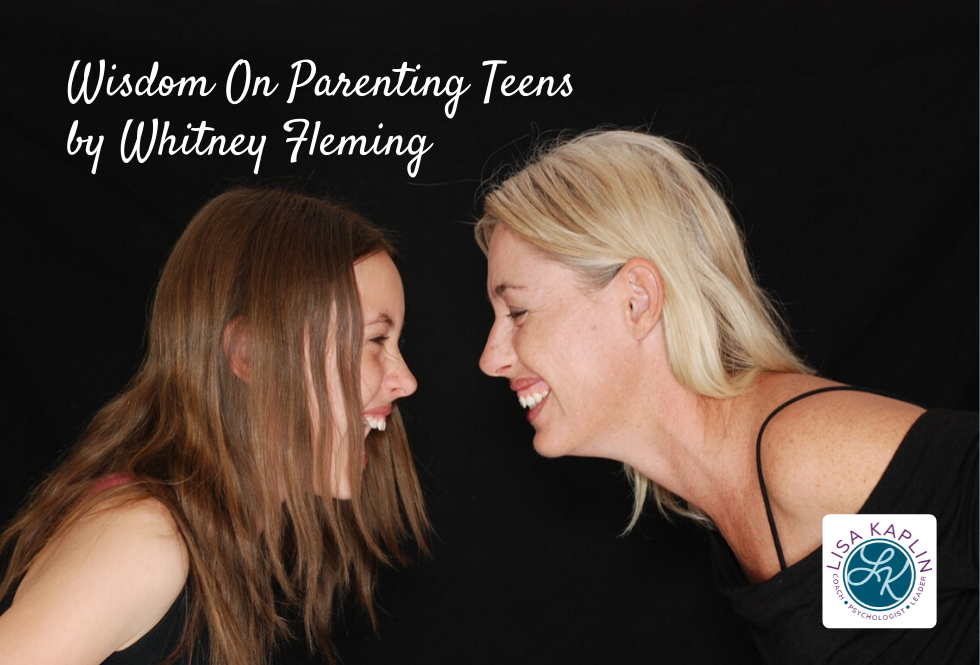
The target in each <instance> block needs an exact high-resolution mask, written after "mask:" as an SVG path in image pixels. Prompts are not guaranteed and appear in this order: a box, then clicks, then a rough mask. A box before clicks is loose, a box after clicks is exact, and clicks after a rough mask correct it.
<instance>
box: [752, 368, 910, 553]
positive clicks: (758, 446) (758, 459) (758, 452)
mask: <svg viewBox="0 0 980 665" xmlns="http://www.w3.org/2000/svg"><path fill="white" fill-rule="evenodd" d="M838 390H853V391H855V392H862V393H872V394H874V395H881V396H882V397H890V398H892V399H901V398H899V397H895V396H894V395H890V394H888V393H885V392H881V391H878V390H870V389H868V388H859V387H857V386H825V387H823V388H817V389H815V390H808V391H807V392H805V393H802V394H800V395H797V396H796V397H794V398H792V399H790V400H787V401H785V402H783V403H782V404H780V405H779V406H777V407H776V408H775V409H774V410H773V412H772V413H770V414H769V415H768V416H766V419H765V420H764V421H763V423H762V427H760V428H759V437H758V438H757V439H756V442H755V463H756V468H757V469H758V472H759V488H760V489H761V490H762V502H763V503H764V504H766V517H767V518H768V519H769V531H770V532H771V533H772V542H773V545H775V546H776V556H777V557H778V558H779V570H781V571H782V570H786V557H784V556H783V546H782V544H781V543H780V542H779V532H778V531H776V520H775V519H774V518H773V515H772V506H771V505H769V493H768V492H767V491H766V481H765V478H763V476H762V434H763V433H764V432H765V431H766V426H767V425H768V424H769V421H770V420H772V419H773V418H775V417H776V415H777V414H778V413H779V412H780V411H782V410H783V409H785V408H786V407H787V406H790V405H791V404H795V403H796V402H799V401H800V400H801V399H805V398H807V397H810V396H811V395H819V394H820V393H829V392H834V391H838ZM903 401H904V400H903Z"/></svg>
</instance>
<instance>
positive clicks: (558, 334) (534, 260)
mask: <svg viewBox="0 0 980 665" xmlns="http://www.w3.org/2000/svg"><path fill="white" fill-rule="evenodd" d="M487 258H488V263H487V291H488V293H489V296H490V303H491V304H492V305H493V310H494V324H493V327H492V328H491V330H490V335H489V337H488V339H487V345H486V348H485V349H484V350H483V355H482V356H481V358H480V368H481V369H482V370H483V371H484V372H485V373H486V374H488V375H490V376H499V377H503V378H507V379H509V380H510V387H511V390H513V391H514V392H515V393H516V397H517V399H518V400H519V401H520V403H521V406H523V407H524V408H525V409H527V419H528V421H529V422H530V423H531V424H532V425H533V426H534V429H535V436H534V447H535V449H536V450H537V451H538V452H539V453H541V454H542V455H544V456H546V457H558V456H561V455H583V456H600V457H601V456H603V455H602V448H601V442H602V440H603V438H604V437H605V436H606V435H607V434H609V433H611V432H614V431H616V430H618V429H620V428H622V427H624V420H628V418H629V414H628V413H627V412H625V409H626V408H628V404H629V395H628V390H627V386H626V385H624V382H623V381H622V377H623V375H624V374H627V373H628V372H627V371H626V369H627V368H626V367H624V364H625V363H627V362H628V361H627V359H628V357H629V354H628V346H627V345H628V344H630V343H631V342H634V341H635V340H633V338H632V337H630V336H629V335H628V334H626V330H625V326H623V325H619V321H620V319H621V318H622V317H624V316H628V312H624V311H623V309H622V307H623V306H622V304H621V302H622V299H621V298H619V297H618V288H619V285H618V280H615V279H614V280H613V282H612V283H610V284H609V285H608V286H606V287H604V288H602V289H600V290H598V291H596V292H587V291H586V290H585V289H584V288H583V287H582V285H581V280H580V278H579V275H578V274H577V273H576V272H575V271H574V270H573V269H571V268H569V267H568V266H566V265H565V264H563V263H560V262H558V261H555V260H552V259H550V258H548V257H547V256H545V255H544V254H543V253H542V252H540V251H539V250H537V249H536V248H534V247H533V246H531V245H530V244H528V243H526V242H524V241H523V240H521V239H519V238H518V237H517V236H516V235H515V234H514V233H513V232H512V231H510V230H509V229H508V228H507V227H506V226H504V225H503V224H498V225H497V227H496V229H495V230H494V232H493V236H492V237H491V240H490V248H489V252H488V256H487ZM627 306H628V305H627Z"/></svg>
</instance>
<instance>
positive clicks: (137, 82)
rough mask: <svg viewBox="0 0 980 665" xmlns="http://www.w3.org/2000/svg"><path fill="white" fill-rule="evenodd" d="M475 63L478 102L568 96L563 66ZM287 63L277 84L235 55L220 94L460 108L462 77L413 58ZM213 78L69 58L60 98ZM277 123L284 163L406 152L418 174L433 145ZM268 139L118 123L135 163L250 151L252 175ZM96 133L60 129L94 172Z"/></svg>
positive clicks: (91, 100)
mask: <svg viewBox="0 0 980 665" xmlns="http://www.w3.org/2000/svg"><path fill="white" fill-rule="evenodd" d="M482 66H483V68H484V72H485V81H483V82H481V87H482V89H483V103H484V104H489V103H490V100H491V99H492V98H494V97H495V96H497V95H500V96H502V97H513V96H518V97H542V96H546V97H555V96H562V97H568V96H569V95H571V94H572V80H571V75H570V74H564V75H561V76H555V75H545V76H537V75H523V76H517V75H514V74H511V73H508V71H507V61H506V60H484V61H483V63H482ZM290 69H291V72H290V74H289V76H288V79H289V82H288V84H287V85H280V81H278V80H275V79H273V78H272V77H270V76H266V75H260V74H257V73H255V72H253V71H252V67H251V65H249V62H248V60H244V59H243V60H239V61H238V62H236V63H235V64H234V65H233V66H232V67H231V69H230V70H229V71H228V75H227V76H226V77H225V80H224V81H223V83H224V90H223V93H224V97H225V100H226V101H227V102H228V103H229V104H231V105H233V106H238V105H239V104H246V103H247V102H248V100H249V99H252V98H260V97H280V98H282V99H283V101H284V102H285V103H286V104H292V103H293V102H295V101H297V100H299V99H301V98H303V97H306V96H309V97H348V98H349V97H427V96H428V97H442V98H444V99H445V102H444V104H443V108H442V110H443V113H444V114H445V116H446V118H448V119H450V120H451V119H452V118H454V117H455V115H456V112H457V110H458V109H459V102H460V99H461V98H462V97H463V95H464V94H466V92H467V91H469V90H470V88H471V87H472V86H471V85H470V84H469V83H466V81H465V80H464V78H463V77H462V76H457V75H453V76H448V77H445V76H429V75H423V74H422V73H421V72H420V70H421V65H415V66H414V67H410V66H409V65H408V63H407V62H403V63H402V64H401V66H400V67H397V68H395V69H392V70H390V72H385V73H384V74H383V75H368V74H363V75H360V76H356V77H348V76H347V75H346V74H345V73H343V72H336V73H334V72H330V73H321V72H320V71H318V70H317V66H316V63H315V62H313V61H312V60H297V61H296V62H294V63H293V64H292V65H291V66H290ZM282 81H286V77H283V79H282ZM219 85H220V84H219V82H218V81H214V80H210V79H208V78H207V77H205V76H182V77H180V78H176V77H173V76H170V75H167V74H163V75H161V73H160V65H159V63H157V62H154V63H153V66H152V68H151V69H150V71H149V72H147V73H145V74H142V75H140V76H134V75H133V74H130V73H128V72H122V71H120V70H118V69H117V66H116V65H115V64H109V65H107V64H106V61H105V60H100V61H98V62H97V63H95V62H87V63H84V64H83V63H82V62H81V61H79V60H76V61H75V63H74V64H73V65H72V68H71V73H70V74H69V76H68V101H69V102H71V103H72V104H79V103H82V104H89V105H91V104H96V103H99V101H100V97H130V96H134V97H170V96H175V97H208V96H210V95H211V94H212V93H215V91H216V90H218V88H219ZM219 94H220V92H219ZM102 103H106V102H105V101H103V102H102ZM282 130H283V133H284V137H283V138H284V140H285V141H286V144H287V145H288V146H289V155H290V157H289V161H290V163H291V164H292V163H296V162H297V161H298V160H300V159H302V158H303V157H305V156H307V155H308V156H310V157H312V156H315V155H323V156H331V155H365V156H366V155H396V156H404V157H406V158H407V164H406V167H405V168H406V171H407V172H408V175H409V177H411V178H414V177H415V176H416V175H417V174H418V172H419V167H420V166H421V163H422V156H423V155H425V153H427V152H428V151H429V150H431V149H432V147H433V143H432V142H431V141H429V139H428V137H427V136H426V135H424V134H412V135H411V136H408V135H405V134H395V133H391V132H386V131H385V126H384V122H379V123H378V131H377V133H376V134H373V135H368V134H348V133H345V132H343V131H341V130H338V129H337V128H333V127H327V126H325V125H324V123H323V122H322V121H320V120H314V121H312V122H311V121H310V120H309V119H307V118H291V119H289V120H286V121H285V122H284V123H283V125H282ZM267 139H268V137H267V136H266V135H265V134H234V135H228V134H224V133H222V132H220V131H219V129H218V128H217V127H215V126H213V125H212V124H210V123H209V122H208V121H207V120H204V119H201V120H199V121H195V122H189V123H186V124H184V123H180V124H179V125H178V124H175V123H171V122H170V121H169V120H165V119H161V118H129V119H127V120H126V121H125V124H124V125H123V127H122V133H121V136H120V139H119V156H120V158H121V159H122V161H123V163H126V164H128V163H130V162H132V161H136V162H138V163H141V164H142V163H144V162H146V161H147V160H148V159H152V158H159V157H163V156H164V155H200V156H208V155H236V156H239V155H249V156H251V157H252V158H253V168H252V173H255V174H258V172H259V168H260V167H261V165H262V154H263V151H264V149H265V147H266V141H267ZM104 140H105V135H95V134H86V133H85V128H84V127H83V126H82V123H80V121H79V120H75V121H73V122H72V124H71V128H70V129H69V131H68V154H70V155H76V154H79V153H84V154H85V155H87V156H88V157H90V158H91V159H92V173H93V174H94V173H95V172H96V171H97V170H98V168H99V158H100V157H101V155H102V147H103V143H104Z"/></svg>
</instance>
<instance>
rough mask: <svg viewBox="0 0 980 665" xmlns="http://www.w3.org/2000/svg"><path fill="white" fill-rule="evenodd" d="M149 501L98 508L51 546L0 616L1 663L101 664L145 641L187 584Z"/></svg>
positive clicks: (162, 516) (166, 528)
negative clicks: (143, 637)
mask: <svg viewBox="0 0 980 665" xmlns="http://www.w3.org/2000/svg"><path fill="white" fill-rule="evenodd" d="M187 573H188V558H187V550H186V548H185V546H184V543H183V540H182V539H181V537H180V535H179V533H178V532H177V529H176V526H175V525H174V523H173V520H172V518H171V517H170V514H169V513H168V512H167V510H166V508H165V507H164V506H163V505H162V504H161V503H160V502H159V501H157V500H155V499H143V500H140V501H137V502H135V503H116V504H115V505H111V504H110V505H108V506H106V505H105V504H100V505H98V506H96V507H95V508H93V509H92V510H91V511H89V512H88V513H87V514H85V515H83V516H82V517H81V518H80V519H78V520H77V521H76V522H74V523H73V524H71V525H70V526H69V527H68V528H67V529H66V530H65V531H64V533H62V534H60V535H59V536H57V537H56V538H55V539H54V540H52V541H51V542H50V543H49V544H48V545H47V546H46V547H45V548H44V549H43V550H42V551H41V553H40V555H39V556H38V558H37V560H36V561H35V562H34V564H32V566H31V568H30V570H28V572H27V574H26V575H25V576H24V579H23V580H22V581H21V584H20V586H19V588H18V589H17V593H16V595H15V597H14V601H13V605H12V606H11V607H10V609H8V610H7V611H6V612H5V613H4V614H3V615H2V616H0V665H15V664H16V665H33V664H41V663H44V664H49V663H50V664H55V663H57V664H59V665H61V664H72V663H79V664H81V663H101V662H102V661H103V660H105V659H106V658H107V657H108V656H109V655H110V654H111V653H112V652H113V651H117V650H119V649H123V648H125V647H127V646H129V645H131V644H132V643H134V642H135V641H136V640H138V639H139V638H140V637H142V636H143V635H145V634H146V633H147V632H148V631H149V630H150V629H151V628H152V627H153V626H154V625H156V623H157V622H158V621H160V619H161V618H162V617H163V616H164V614H166V612H167V610H168V609H169V608H170V606H171V605H172V604H173V602H174V600H175V599H176V598H177V596H178V595H179V594H180V592H181V590H182V589H183V587H184V584H185V583H186V580H187Z"/></svg>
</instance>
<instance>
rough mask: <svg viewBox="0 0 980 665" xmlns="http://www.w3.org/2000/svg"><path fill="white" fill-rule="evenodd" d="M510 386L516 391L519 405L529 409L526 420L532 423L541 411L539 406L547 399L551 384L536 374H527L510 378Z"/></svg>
mask: <svg viewBox="0 0 980 665" xmlns="http://www.w3.org/2000/svg"><path fill="white" fill-rule="evenodd" d="M510 388H511V390H513V391H514V392H516V393H517V400H518V401H519V402H520V403H521V406H522V407H524V408H525V409H529V411H528V412H527V420H528V422H532V423H533V422H534V419H535V418H537V417H538V414H539V413H541V408H542V407H543V406H544V403H545V401H546V400H547V399H548V395H550V394H551V386H549V385H548V384H547V383H546V382H545V381H544V380H542V379H540V378H538V377H536V376H529V377H524V378H520V379H512V380H511V382H510Z"/></svg>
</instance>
